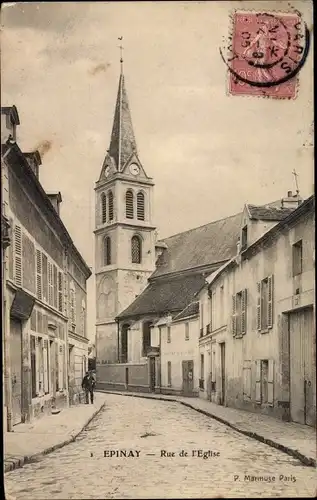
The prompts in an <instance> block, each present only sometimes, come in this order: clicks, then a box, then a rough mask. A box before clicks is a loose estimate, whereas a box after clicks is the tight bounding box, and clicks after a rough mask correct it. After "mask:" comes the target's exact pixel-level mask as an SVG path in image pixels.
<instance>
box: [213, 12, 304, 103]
mask: <svg viewBox="0 0 317 500" xmlns="http://www.w3.org/2000/svg"><path fill="white" fill-rule="evenodd" d="M308 50H309V31H308V29H307V27H306V25H305V23H303V22H302V20H301V17H300V13H291V14H286V13H285V14H281V13H269V12H261V13H260V12H258V13H257V12H244V11H236V12H235V13H234V15H233V32H232V35H231V37H230V44H229V46H228V51H229V57H228V59H227V60H225V63H226V65H227V67H228V70H229V93H230V94H232V95H250V96H267V97H276V98H280V99H281V98H282V99H283V98H284V99H285V98H288V99H293V98H295V97H296V86H297V75H298V73H299V71H300V69H301V67H302V66H303V64H304V62H305V60H306V57H307V54H308ZM222 57H223V56H222Z"/></svg>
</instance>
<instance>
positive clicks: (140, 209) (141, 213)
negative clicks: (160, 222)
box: [137, 191, 145, 220]
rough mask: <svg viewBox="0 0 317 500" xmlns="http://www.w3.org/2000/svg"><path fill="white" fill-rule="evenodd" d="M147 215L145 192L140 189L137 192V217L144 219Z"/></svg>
mask: <svg viewBox="0 0 317 500" xmlns="http://www.w3.org/2000/svg"><path fill="white" fill-rule="evenodd" d="M144 217H145V199H144V193H142V191H139V192H138V194H137V218H138V220H144Z"/></svg>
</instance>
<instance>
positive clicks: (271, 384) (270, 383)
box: [267, 359, 274, 406]
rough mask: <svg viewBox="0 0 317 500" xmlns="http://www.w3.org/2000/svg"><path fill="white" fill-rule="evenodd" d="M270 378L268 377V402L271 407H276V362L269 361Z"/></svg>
mask: <svg viewBox="0 0 317 500" xmlns="http://www.w3.org/2000/svg"><path fill="white" fill-rule="evenodd" d="M268 365H269V366H268V377H267V402H268V404H269V405H270V406H274V360H273V359H269V360H268Z"/></svg>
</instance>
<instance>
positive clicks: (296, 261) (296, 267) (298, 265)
mask: <svg viewBox="0 0 317 500" xmlns="http://www.w3.org/2000/svg"><path fill="white" fill-rule="evenodd" d="M292 250H293V252H292V253H293V276H297V275H298V274H301V273H302V272H303V242H302V240H300V241H298V242H297V243H295V245H293V247H292Z"/></svg>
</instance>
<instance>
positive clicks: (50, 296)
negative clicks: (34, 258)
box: [47, 262, 54, 306]
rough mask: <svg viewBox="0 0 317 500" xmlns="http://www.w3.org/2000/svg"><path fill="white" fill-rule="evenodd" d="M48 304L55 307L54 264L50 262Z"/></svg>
mask: <svg viewBox="0 0 317 500" xmlns="http://www.w3.org/2000/svg"><path fill="white" fill-rule="evenodd" d="M47 269H48V303H49V305H50V306H53V295H54V293H53V292H54V284H53V264H51V263H50V262H48V268H47Z"/></svg>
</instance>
